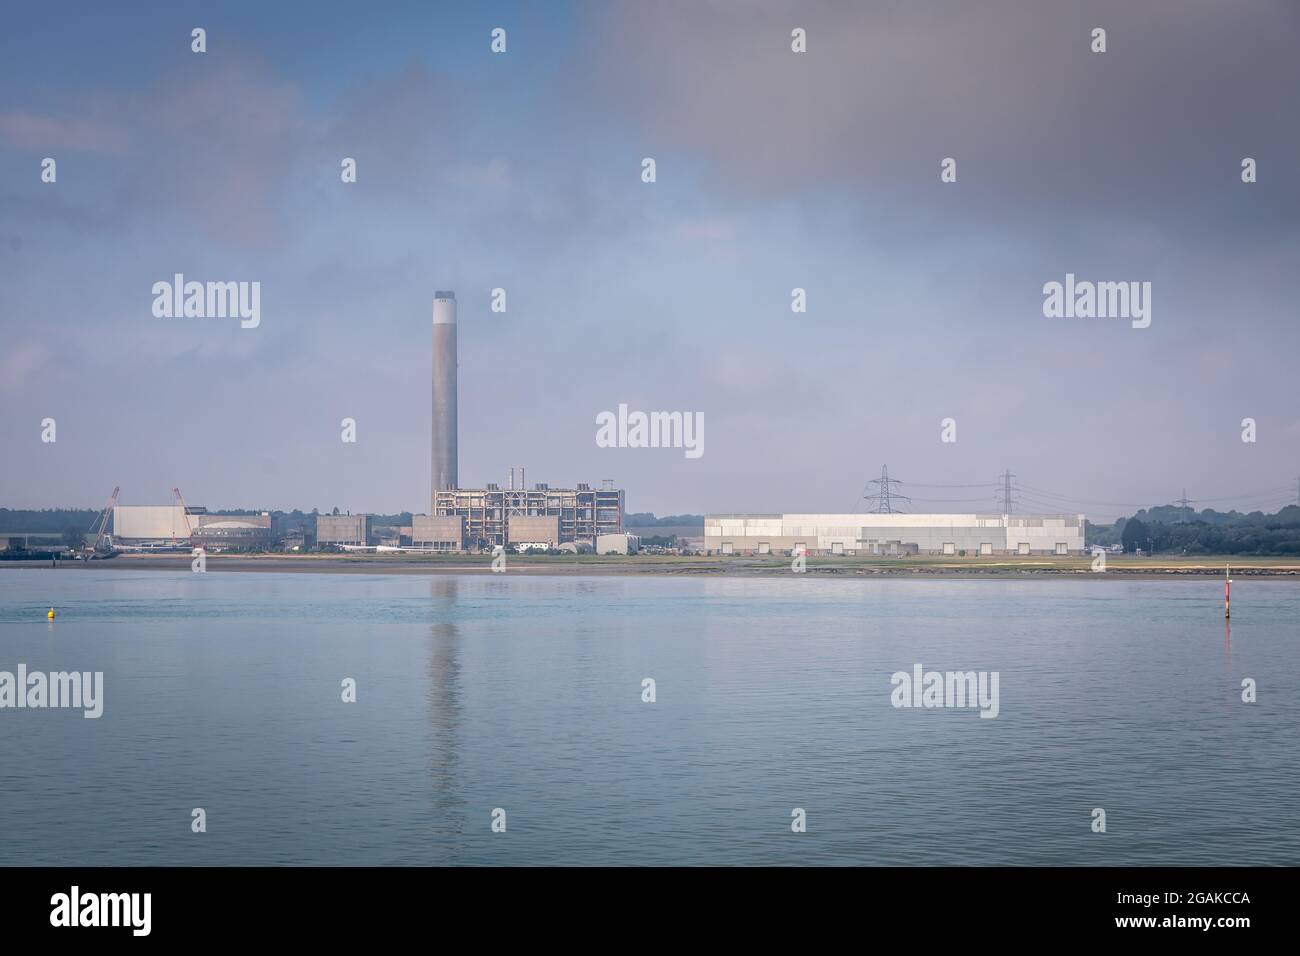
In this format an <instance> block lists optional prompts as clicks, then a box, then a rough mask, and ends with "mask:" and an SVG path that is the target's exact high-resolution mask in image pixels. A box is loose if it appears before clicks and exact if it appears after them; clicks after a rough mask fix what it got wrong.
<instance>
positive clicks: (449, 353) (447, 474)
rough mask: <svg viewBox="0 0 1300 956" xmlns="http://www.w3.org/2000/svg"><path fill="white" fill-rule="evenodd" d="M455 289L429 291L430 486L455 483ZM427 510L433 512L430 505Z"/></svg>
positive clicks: (444, 487)
mask: <svg viewBox="0 0 1300 956" xmlns="http://www.w3.org/2000/svg"><path fill="white" fill-rule="evenodd" d="M456 472H457V460H456V293H454V292H435V293H434V294H433V490H434V491H435V492H437V491H446V490H447V489H449V488H455V487H457V485H458V483H459V477H458V476H457V473H456ZM429 514H437V511H436V509H434V508H432V507H431V508H430V509H429Z"/></svg>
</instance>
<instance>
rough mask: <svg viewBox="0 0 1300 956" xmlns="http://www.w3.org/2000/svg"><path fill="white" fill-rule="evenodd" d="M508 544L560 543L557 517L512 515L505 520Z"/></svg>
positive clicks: (558, 519) (558, 518)
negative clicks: (529, 542)
mask: <svg viewBox="0 0 1300 956" xmlns="http://www.w3.org/2000/svg"><path fill="white" fill-rule="evenodd" d="M506 533H507V534H508V535H509V538H510V543H511V544H514V543H516V542H519V541H537V542H543V541H545V542H549V543H550V544H559V542H560V517H559V515H533V516H528V515H512V516H510V517H509V518H507V519H506Z"/></svg>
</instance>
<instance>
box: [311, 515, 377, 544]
mask: <svg viewBox="0 0 1300 956" xmlns="http://www.w3.org/2000/svg"><path fill="white" fill-rule="evenodd" d="M369 539H370V515H317V516H316V543H317V544H369V543H370V542H369Z"/></svg>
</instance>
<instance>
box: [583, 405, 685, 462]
mask: <svg viewBox="0 0 1300 956" xmlns="http://www.w3.org/2000/svg"><path fill="white" fill-rule="evenodd" d="M596 426H597V427H596V446H597V447H598V448H684V449H685V450H686V457H687V458H700V457H702V456H703V455H704V413H703V412H629V411H628V410H627V405H626V403H620V404H619V406H618V413H617V414H615V413H614V412H601V413H600V414H598V415H597V416H596Z"/></svg>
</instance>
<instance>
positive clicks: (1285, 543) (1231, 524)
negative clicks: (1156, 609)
mask: <svg viewBox="0 0 1300 956" xmlns="http://www.w3.org/2000/svg"><path fill="white" fill-rule="evenodd" d="M1088 544H1089V545H1094V544H1095V545H1101V546H1103V547H1105V546H1107V545H1110V544H1121V545H1123V546H1124V550H1125V551H1129V552H1133V551H1137V550H1139V549H1140V550H1142V551H1145V552H1146V553H1148V554H1259V555H1292V554H1294V555H1300V506H1296V505H1287V506H1286V507H1285V508H1283V509H1282V510H1280V511H1278V512H1277V513H1276V514H1265V513H1264V512H1262V511H1252V512H1251V513H1249V514H1242V513H1241V512H1239V511H1215V510H1214V509H1212V508H1207V509H1205V510H1204V511H1199V512H1195V511H1190V510H1189V511H1187V512H1186V520H1184V511H1183V509H1182V508H1180V507H1178V506H1177V505H1161V506H1159V507H1157V508H1149V509H1147V508H1144V509H1143V510H1141V511H1139V512H1138V513H1137V514H1135V515H1134V516H1133V517H1131V518H1120V519H1119V520H1118V521H1116V522H1115V524H1113V525H1091V524H1090V525H1089V527H1088Z"/></svg>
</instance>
